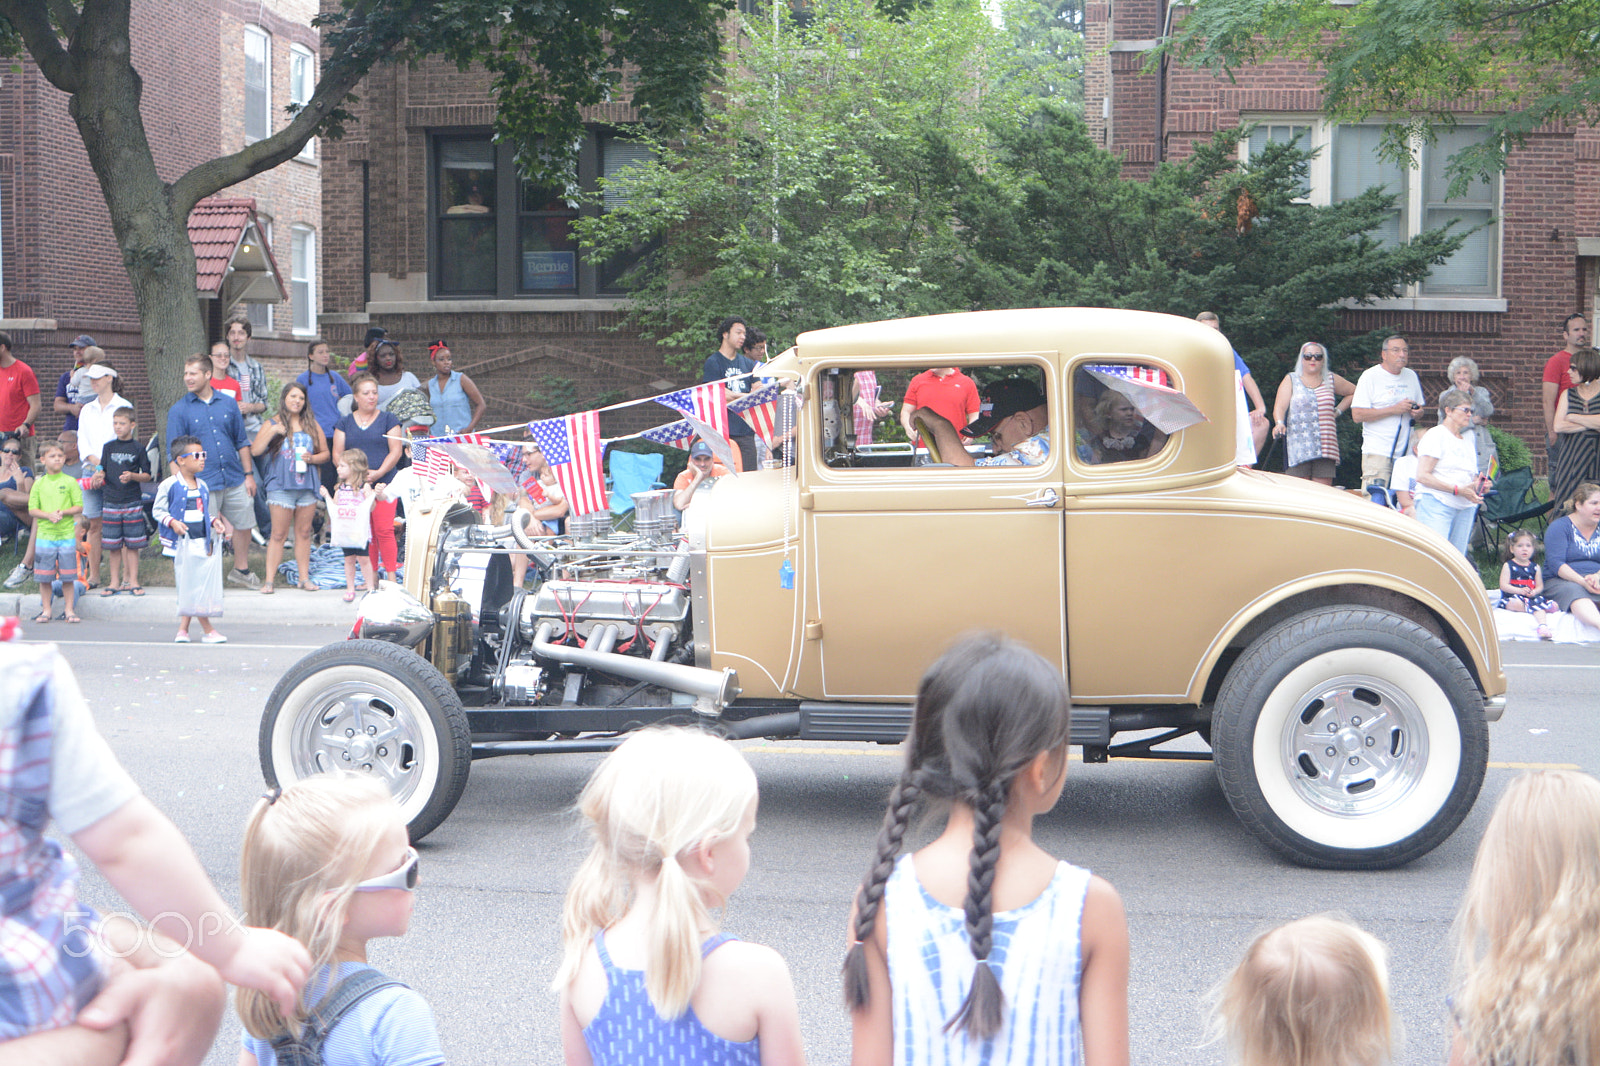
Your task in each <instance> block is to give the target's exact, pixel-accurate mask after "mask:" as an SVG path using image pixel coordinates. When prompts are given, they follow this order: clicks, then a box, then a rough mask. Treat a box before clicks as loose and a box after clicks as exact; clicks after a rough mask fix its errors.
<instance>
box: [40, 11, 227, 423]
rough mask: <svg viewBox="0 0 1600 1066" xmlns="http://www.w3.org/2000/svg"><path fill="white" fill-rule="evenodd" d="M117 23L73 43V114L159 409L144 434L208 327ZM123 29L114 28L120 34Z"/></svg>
mask: <svg viewBox="0 0 1600 1066" xmlns="http://www.w3.org/2000/svg"><path fill="white" fill-rule="evenodd" d="M110 6H111V7H112V8H120V11H118V12H117V14H118V15H120V16H121V17H120V18H118V17H111V18H103V19H87V18H86V19H84V20H82V23H81V24H80V26H79V33H78V35H77V40H75V41H74V43H73V49H72V51H73V54H74V58H75V59H76V60H77V61H78V62H79V63H80V64H81V66H80V68H79V70H80V77H79V79H78V91H77V92H75V93H74V94H73V95H72V98H71V101H70V103H69V111H70V112H71V114H72V118H73V121H74V122H76V123H77V125H78V132H79V134H80V135H81V136H82V137H83V146H84V148H85V149H86V150H87V152H88V155H89V164H90V165H91V166H92V167H94V172H95V176H96V177H98V178H99V179H100V188H101V190H102V192H103V193H104V195H105V199H106V207H107V209H108V210H109V211H110V214H111V227H112V230H113V231H114V233H115V235H116V239H117V245H118V247H119V248H121V249H122V260H123V265H124V266H125V267H126V268H127V273H128V278H129V280H130V281H131V282H132V283H133V295H134V300H135V302H136V304H137V306H138V309H139V325H140V328H141V329H142V330H143V333H144V356H145V369H146V371H147V372H148V374H149V379H150V394H151V397H152V398H153V399H154V400H155V406H156V410H155V411H154V412H151V413H152V414H153V415H154V420H153V423H152V422H146V426H147V428H149V429H151V430H152V431H153V432H157V433H161V432H163V431H164V430H165V427H166V424H167V421H166V419H167V408H168V407H170V406H171V405H172V404H173V402H174V401H176V400H177V399H178V398H179V397H180V396H182V395H183V391H184V389H183V360H184V357H185V356H188V355H192V354H194V353H196V352H202V353H203V352H205V351H206V346H205V345H206V334H205V319H204V317H203V316H202V315H201V312H200V303H199V298H198V294H197V292H196V288H195V284H196V283H195V260H194V246H193V245H192V244H190V243H189V229H188V216H189V211H190V210H191V209H192V208H193V206H194V205H193V204H192V203H190V204H175V203H174V202H173V198H172V190H171V188H170V186H168V185H167V184H166V183H165V182H163V181H162V180H161V177H160V175H159V174H157V173H156V167H155V160H154V158H153V157H152V155H151V152H150V142H149V140H148V139H147V138H146V136H145V129H144V119H143V117H142V116H141V115H140V113H139V98H140V94H141V84H140V79H139V74H138V72H137V71H135V70H134V69H133V65H132V62H131V56H130V55H129V49H128V24H127V2H126V0H120V2H115V3H112V4H111V5H110ZM119 23H120V25H119Z"/></svg>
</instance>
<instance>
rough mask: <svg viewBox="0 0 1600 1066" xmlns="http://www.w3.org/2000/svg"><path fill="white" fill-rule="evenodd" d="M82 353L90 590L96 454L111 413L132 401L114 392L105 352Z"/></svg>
mask: <svg viewBox="0 0 1600 1066" xmlns="http://www.w3.org/2000/svg"><path fill="white" fill-rule="evenodd" d="M85 354H86V355H87V356H89V365H88V366H87V367H85V368H84V370H83V380H85V381H86V382H88V383H89V387H90V388H91V389H93V390H94V399H92V400H90V401H89V402H88V403H86V404H84V405H83V406H82V407H81V408H80V409H79V410H78V454H79V455H81V456H83V474H84V476H85V477H88V478H91V479H92V480H91V482H90V484H91V487H90V488H87V489H84V490H83V521H84V525H85V526H86V527H87V531H88V536H89V572H88V573H87V574H85V575H83V580H84V584H85V585H87V586H88V587H89V588H91V589H92V588H96V587H98V586H99V584H100V509H101V507H102V506H103V503H104V500H103V498H102V495H101V492H100V490H101V489H102V488H103V487H104V486H105V473H104V470H105V464H104V463H102V462H101V461H100V453H101V452H102V451H103V450H104V449H105V446H106V445H107V444H110V443H111V441H112V440H113V439H115V438H116V435H117V431H116V429H115V428H114V427H113V426H112V425H111V414H112V412H113V411H115V410H116V409H117V408H119V407H132V406H133V404H131V403H129V402H128V401H127V400H125V399H123V398H122V397H121V396H119V395H117V391H116V387H117V372H116V371H115V370H112V369H111V368H110V367H109V366H106V365H105V364H104V363H102V362H101V361H100V360H102V359H104V358H105V355H106V353H105V352H103V351H101V350H100V349H99V348H94V347H91V348H87V349H85Z"/></svg>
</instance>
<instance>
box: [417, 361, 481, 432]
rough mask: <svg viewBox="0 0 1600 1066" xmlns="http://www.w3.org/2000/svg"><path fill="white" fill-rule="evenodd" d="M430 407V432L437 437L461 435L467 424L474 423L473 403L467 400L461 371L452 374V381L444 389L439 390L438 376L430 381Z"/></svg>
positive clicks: (454, 371) (453, 371)
mask: <svg viewBox="0 0 1600 1066" xmlns="http://www.w3.org/2000/svg"><path fill="white" fill-rule="evenodd" d="M428 406H430V407H432V408H433V418H434V422H433V427H432V429H431V430H430V432H432V433H433V434H434V435H435V436H441V435H443V434H446V433H460V432H462V431H463V430H465V429H466V428H467V423H469V422H471V421H472V401H471V400H469V399H467V390H466V389H463V388H462V387H461V372H460V371H459V370H452V371H451V372H450V381H449V382H448V383H447V384H446V385H445V387H444V388H443V389H440V388H439V376H438V375H437V374H435V375H434V376H433V377H431V378H429V379H428Z"/></svg>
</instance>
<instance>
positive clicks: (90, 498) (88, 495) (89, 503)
mask: <svg viewBox="0 0 1600 1066" xmlns="http://www.w3.org/2000/svg"><path fill="white" fill-rule="evenodd" d="M104 503H105V490H103V489H84V490H83V517H85V518H99V517H100V511H101V510H102V508H103V506H104Z"/></svg>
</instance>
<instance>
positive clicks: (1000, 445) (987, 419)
mask: <svg viewBox="0 0 1600 1066" xmlns="http://www.w3.org/2000/svg"><path fill="white" fill-rule="evenodd" d="M981 396H982V398H983V404H982V406H981V407H979V409H978V417H977V418H976V419H974V420H973V421H972V422H971V423H970V424H968V425H967V426H966V427H964V428H963V429H962V430H961V432H960V434H958V433H957V432H956V428H955V426H953V425H951V424H950V420H949V419H947V418H944V417H942V416H940V415H938V414H935V413H934V412H933V411H930V410H928V409H927V408H918V409H917V412H916V415H915V417H916V420H917V421H919V422H922V423H923V424H924V425H925V426H927V432H928V434H930V435H931V436H932V439H933V443H934V446H935V448H936V449H937V451H938V454H939V458H940V460H941V461H943V462H946V463H949V464H951V465H952V466H1038V465H1039V464H1040V463H1042V462H1044V461H1045V459H1047V458H1048V457H1049V455H1050V426H1049V413H1050V412H1049V405H1048V404H1047V403H1046V402H1045V398H1044V393H1042V392H1040V391H1039V388H1038V386H1036V385H1034V384H1033V383H1032V382H1030V381H1025V380H1023V379H1021V378H1004V379H1002V380H1000V381H996V382H993V383H992V384H989V385H986V386H984V387H983V389H982V390H981ZM962 434H964V435H966V436H968V437H985V436H986V437H988V438H989V442H990V444H991V446H992V447H993V450H994V454H993V455H990V456H989V457H987V458H984V459H974V458H973V457H972V456H971V455H969V454H968V453H967V449H966V445H965V443H964V442H963V441H962V440H961V435H962Z"/></svg>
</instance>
